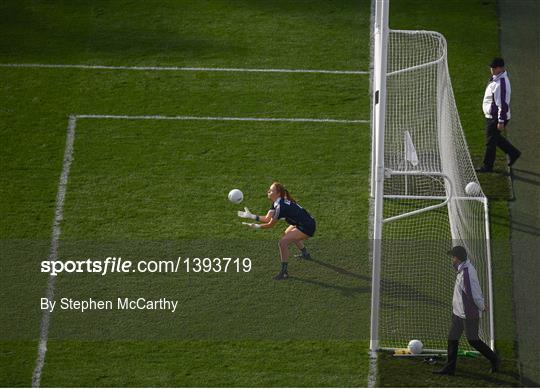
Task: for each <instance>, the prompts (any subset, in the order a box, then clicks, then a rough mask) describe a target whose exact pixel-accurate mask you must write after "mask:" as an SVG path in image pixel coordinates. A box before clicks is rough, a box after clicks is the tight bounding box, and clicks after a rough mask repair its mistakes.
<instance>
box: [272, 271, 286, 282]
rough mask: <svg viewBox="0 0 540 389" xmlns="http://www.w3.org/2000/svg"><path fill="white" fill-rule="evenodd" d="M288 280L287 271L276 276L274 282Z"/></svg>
mask: <svg viewBox="0 0 540 389" xmlns="http://www.w3.org/2000/svg"><path fill="white" fill-rule="evenodd" d="M287 278H289V273H288V272H286V271H280V272H279V273H278V274H277V275H275V276H274V280H276V281H281V280H286V279H287Z"/></svg>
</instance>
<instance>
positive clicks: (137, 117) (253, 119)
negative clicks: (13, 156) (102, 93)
mask: <svg viewBox="0 0 540 389" xmlns="http://www.w3.org/2000/svg"><path fill="white" fill-rule="evenodd" d="M72 117H74V118H76V119H124V120H202V121H233V122H300V123H345V124H349V123H351V124H354V123H362V124H367V123H370V121H369V120H362V119H329V118H323V119H318V118H264V117H226V116H225V117H224V116H162V115H72Z"/></svg>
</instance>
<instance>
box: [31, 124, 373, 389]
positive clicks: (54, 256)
mask: <svg viewBox="0 0 540 389" xmlns="http://www.w3.org/2000/svg"><path fill="white" fill-rule="evenodd" d="M77 119H127V120H212V121H257V122H260V121H266V122H316V123H321V122H322V123H369V120H344V119H305V118H249V117H212V116H160V115H149V116H140V115H139V116H129V115H70V116H69V124H68V129H67V136H66V146H65V149H64V160H63V163H62V173H61V174H60V181H59V184H58V192H57V194H56V207H55V211H54V221H53V228H52V237H51V247H50V250H49V257H48V260H49V261H56V260H58V244H59V241H60V234H61V228H60V224H61V222H62V220H63V217H64V216H63V215H64V201H65V197H66V189H67V183H68V179H69V171H70V168H71V163H72V161H73V144H74V142H75V128H76V126H77ZM55 280H56V276H52V275H49V278H48V281H47V290H46V296H47V298H48V299H49V300H53V299H54V285H55ZM50 321H51V313H50V312H49V311H48V310H44V311H43V315H42V317H41V326H40V339H39V346H38V356H37V359H36V366H35V368H34V372H33V374H32V387H34V388H37V387H39V386H40V383H41V373H42V371H43V366H44V364H45V354H46V353H47V341H48V337H49V326H50Z"/></svg>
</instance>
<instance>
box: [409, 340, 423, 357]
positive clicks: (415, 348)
mask: <svg viewBox="0 0 540 389" xmlns="http://www.w3.org/2000/svg"><path fill="white" fill-rule="evenodd" d="M407 347H408V348H409V351H410V352H411V354H415V355H416V354H422V350H423V349H424V345H423V344H422V342H420V341H419V340H417V339H413V340H411V341H410V342H409V345H408V346H407Z"/></svg>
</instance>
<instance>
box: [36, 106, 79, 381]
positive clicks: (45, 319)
mask: <svg viewBox="0 0 540 389" xmlns="http://www.w3.org/2000/svg"><path fill="white" fill-rule="evenodd" d="M76 122H77V118H76V117H75V116H70V117H69V124H68V130H67V136H66V147H65V150H64V161H63V163H62V173H61V174H60V182H59V184H58V192H57V194H56V208H55V210H54V221H53V229H52V237H51V248H50V251H49V261H56V260H57V259H58V242H59V240H60V232H61V230H60V223H61V222H62V219H63V215H64V200H65V197H66V187H67V182H68V178H69V169H70V167H71V162H72V160H73V142H74V141H75V126H76ZM55 280H56V276H52V275H49V280H48V282H47V298H48V299H49V300H52V299H53V298H54V283H55ZM50 320H51V313H50V312H49V310H44V311H43V315H42V317H41V327H40V339H39V347H38V357H37V360H36V367H35V368H34V373H33V374H32V387H34V388H37V387H39V385H40V382H41V372H42V370H43V365H44V364H45V354H46V353H47V339H48V337H49V324H50Z"/></svg>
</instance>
